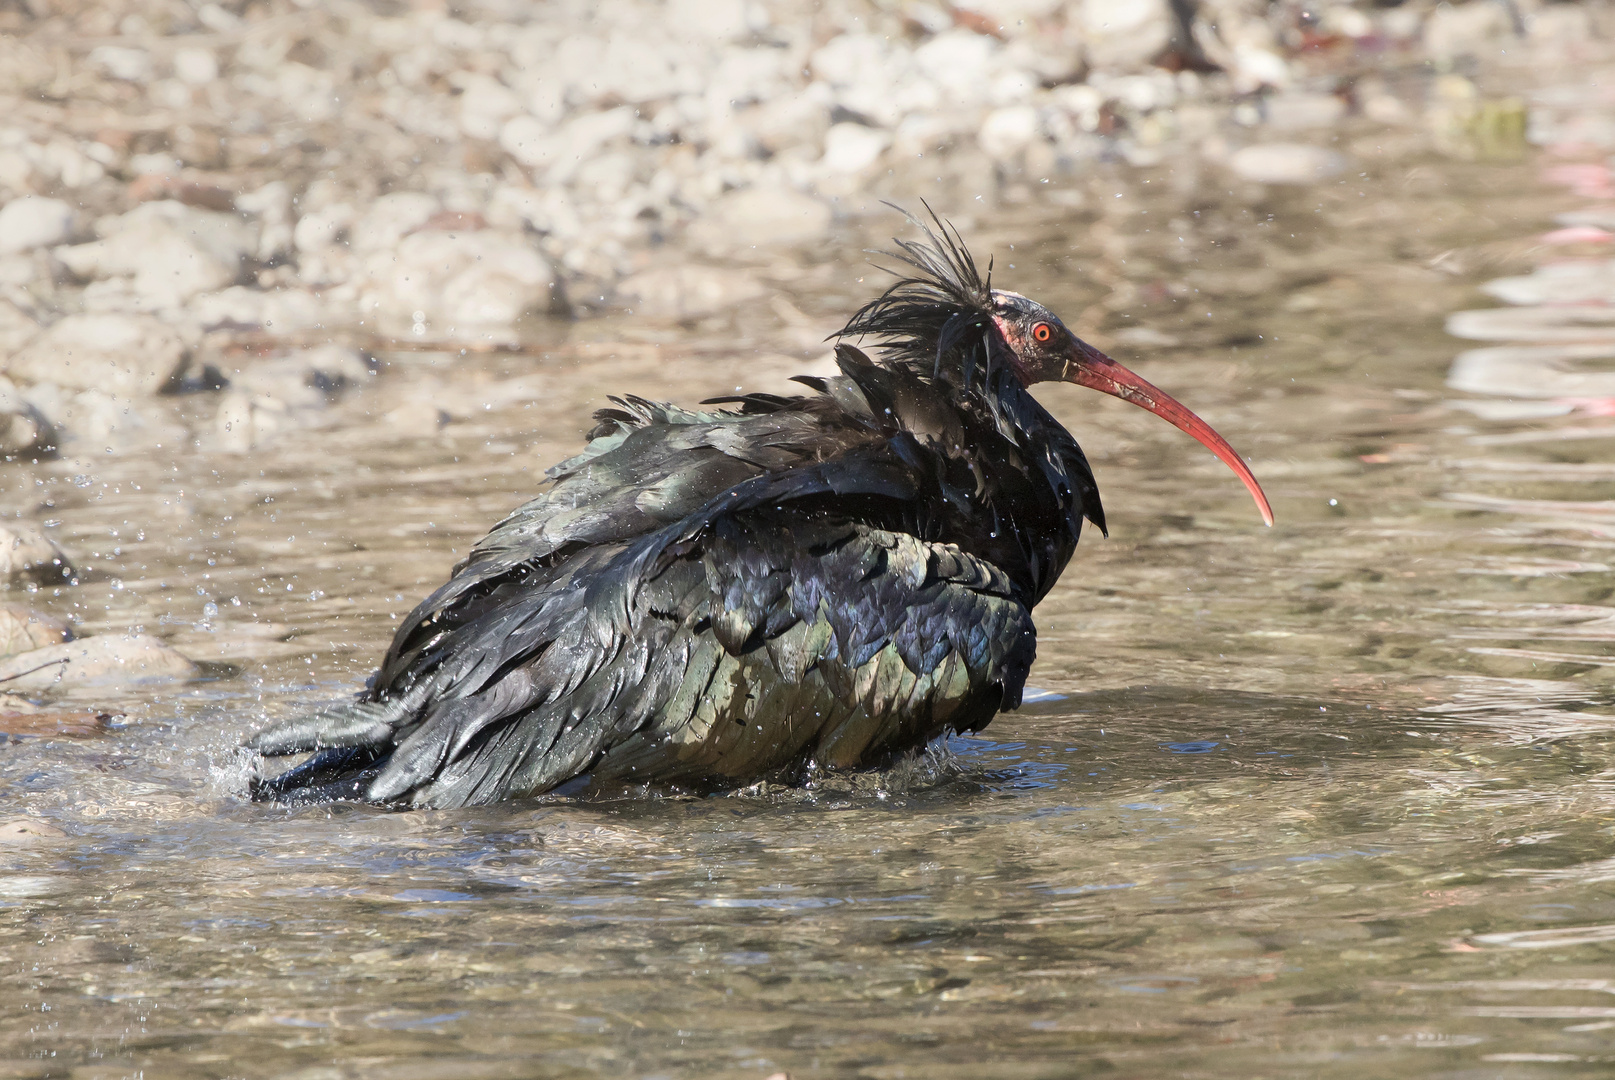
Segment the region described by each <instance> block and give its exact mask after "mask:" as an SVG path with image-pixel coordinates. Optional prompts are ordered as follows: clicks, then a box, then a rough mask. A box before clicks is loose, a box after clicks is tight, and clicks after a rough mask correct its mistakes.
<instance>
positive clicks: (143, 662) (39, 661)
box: [0, 634, 201, 692]
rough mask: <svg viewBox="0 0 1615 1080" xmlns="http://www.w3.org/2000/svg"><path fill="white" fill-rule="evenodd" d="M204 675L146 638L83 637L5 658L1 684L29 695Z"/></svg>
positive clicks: (0, 666) (1, 665) (0, 669)
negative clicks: (39, 692)
mask: <svg viewBox="0 0 1615 1080" xmlns="http://www.w3.org/2000/svg"><path fill="white" fill-rule="evenodd" d="M200 674H201V669H200V668H198V667H197V666H196V664H195V663H193V662H192V661H191V660H189V659H188V658H186V657H184V656H182V655H181V654H180V653H179V652H177V651H176V650H174V649H171V648H169V647H168V646H167V645H165V644H163V643H162V642H161V641H159V640H157V639H156V638H154V637H150V636H148V635H146V634H133V635H129V636H122V637H114V636H111V635H106V636H101V637H93V638H84V639H81V640H79V641H69V642H65V643H63V644H60V645H51V646H47V647H46V648H43V649H32V650H30V651H28V652H24V653H17V654H15V655H13V656H7V657H5V658H3V659H0V680H3V681H4V682H5V684H6V686H7V687H8V688H10V689H12V690H20V691H29V692H31V691H41V690H56V689H67V688H71V687H78V686H130V685H140V684H150V683H159V682H183V681H186V680H189V679H194V678H196V677H197V676H198V675H200Z"/></svg>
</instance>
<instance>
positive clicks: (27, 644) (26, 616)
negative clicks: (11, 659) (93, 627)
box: [0, 604, 72, 656]
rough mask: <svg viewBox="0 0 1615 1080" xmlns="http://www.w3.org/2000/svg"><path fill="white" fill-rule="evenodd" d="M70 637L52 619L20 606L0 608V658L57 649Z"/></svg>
mask: <svg viewBox="0 0 1615 1080" xmlns="http://www.w3.org/2000/svg"><path fill="white" fill-rule="evenodd" d="M71 636H72V635H70V634H69V633H68V630H67V624H66V623H64V622H63V621H62V620H61V619H58V618H56V617H55V616H54V615H46V614H43V613H41V612H38V611H33V610H31V609H29V608H26V607H23V606H21V605H20V604H0V656H10V655H11V654H12V653H22V652H28V651H30V650H32V649H43V648H46V647H48V646H51V645H60V644H62V643H63V642H64V641H67V640H68V639H69V638H70V637H71Z"/></svg>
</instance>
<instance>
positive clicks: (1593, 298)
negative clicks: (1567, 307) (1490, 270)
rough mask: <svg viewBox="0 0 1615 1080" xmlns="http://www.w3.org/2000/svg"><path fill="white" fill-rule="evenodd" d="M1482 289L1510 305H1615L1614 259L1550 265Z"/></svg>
mask: <svg viewBox="0 0 1615 1080" xmlns="http://www.w3.org/2000/svg"><path fill="white" fill-rule="evenodd" d="M1480 290H1481V292H1483V293H1486V294H1487V295H1488V296H1493V297H1496V298H1497V299H1499V300H1501V301H1503V302H1504V303H1507V304H1608V303H1612V302H1615V260H1602V259H1601V260H1597V261H1592V262H1583V261H1580V260H1574V261H1566V262H1551V263H1547V264H1545V265H1542V266H1539V267H1537V268H1536V269H1535V270H1533V271H1532V272H1531V273H1529V274H1521V275H1519V276H1517V277H1504V278H1496V279H1494V280H1492V281H1488V282H1487V283H1486V284H1484V285H1482V286H1481V287H1480Z"/></svg>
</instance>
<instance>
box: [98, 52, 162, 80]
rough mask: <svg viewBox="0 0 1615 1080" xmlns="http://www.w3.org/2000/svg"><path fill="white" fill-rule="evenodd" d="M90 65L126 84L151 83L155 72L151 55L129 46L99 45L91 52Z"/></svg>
mask: <svg viewBox="0 0 1615 1080" xmlns="http://www.w3.org/2000/svg"><path fill="white" fill-rule="evenodd" d="M90 63H91V64H92V65H94V66H95V67H98V68H100V69H101V70H102V71H105V72H106V73H107V74H108V75H110V76H112V77H113V78H114V79H122V80H123V81H124V82H141V83H143V82H149V81H150V80H151V76H152V71H153V67H152V62H151V53H149V52H147V51H146V50H145V49H135V48H131V47H129V46H127V45H97V46H96V47H95V48H93V49H91V50H90Z"/></svg>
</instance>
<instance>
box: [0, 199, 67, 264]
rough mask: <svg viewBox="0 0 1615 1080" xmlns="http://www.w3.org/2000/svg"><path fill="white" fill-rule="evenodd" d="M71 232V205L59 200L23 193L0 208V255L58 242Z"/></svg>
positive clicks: (12, 253) (13, 253)
mask: <svg viewBox="0 0 1615 1080" xmlns="http://www.w3.org/2000/svg"><path fill="white" fill-rule="evenodd" d="M72 233H73V208H72V207H71V206H69V205H68V204H67V203H65V202H63V201H62V200H61V199H46V198H41V197H40V196H38V195H24V196H23V197H22V198H20V199H12V200H11V201H10V202H8V203H6V205H5V206H3V207H0V255H15V254H16V253H17V252H19V251H31V250H33V249H34V248H38V247H50V246H51V245H53V244H60V243H61V242H62V241H64V240H66V239H67V238H68V237H69V236H71V235H72Z"/></svg>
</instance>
